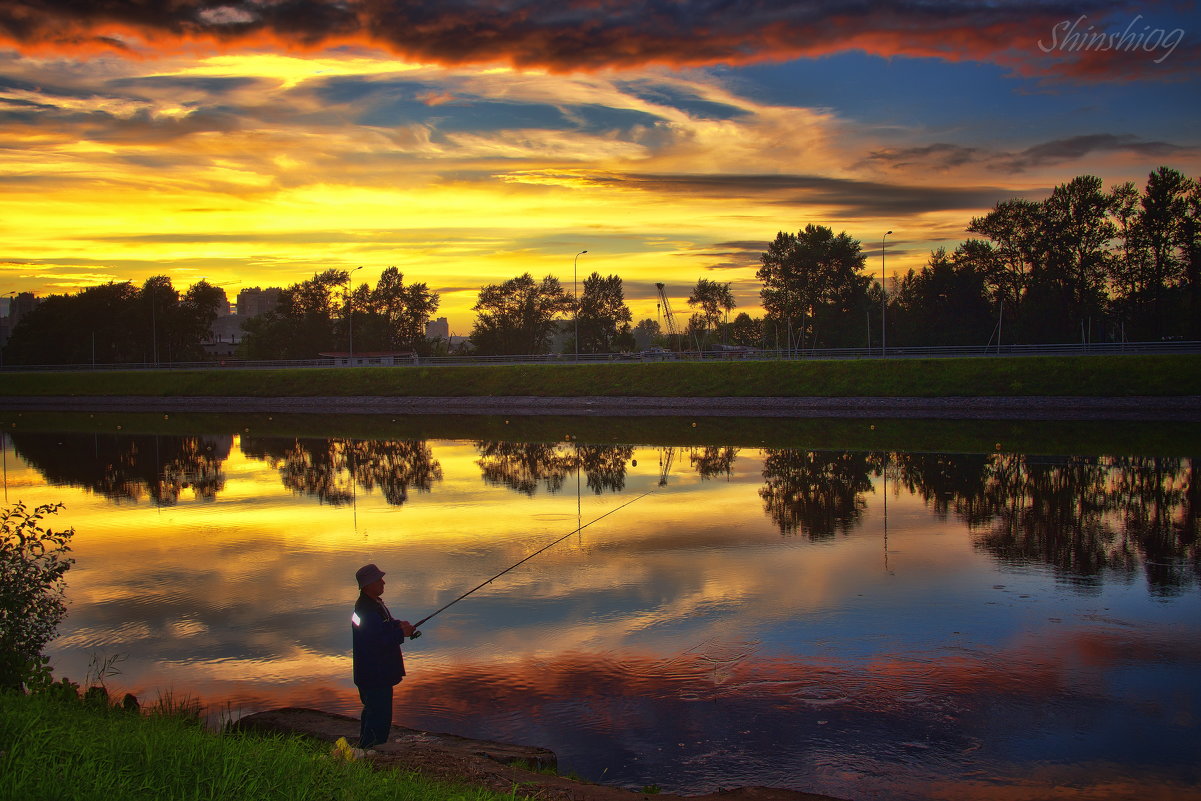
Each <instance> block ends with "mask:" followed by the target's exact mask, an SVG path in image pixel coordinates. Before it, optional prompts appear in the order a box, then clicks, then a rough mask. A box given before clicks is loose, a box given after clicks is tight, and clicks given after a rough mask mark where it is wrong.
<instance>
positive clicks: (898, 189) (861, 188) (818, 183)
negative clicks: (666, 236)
mask: <svg viewBox="0 0 1201 801" xmlns="http://www.w3.org/2000/svg"><path fill="white" fill-rule="evenodd" d="M594 180H596V181H597V182H598V183H604V184H610V185H613V186H627V187H633V188H639V189H645V190H647V191H653V192H659V193H663V194H667V195H677V194H678V195H689V196H696V195H702V196H707V197H720V198H728V199H731V200H737V199H746V200H752V199H755V200H759V201H764V200H766V201H769V202H773V203H779V204H786V205H792V206H824V207H832V208H835V209H838V210H839V211H840V213H841V214H845V215H851V216H863V217H871V216H879V215H898V214H922V213H926V212H932V211H958V210H962V209H979V208H987V207H990V206H992V205H994V204H995V203H996V202H997V201H999V200H1004V199H1007V198H1010V197H1013V196H1014V194H1015V193H1014V192H1012V191H1009V190H1006V189H1003V188H1001V187H997V186H971V187H939V186H911V185H903V184H901V185H898V184H886V183H878V182H874V181H856V180H850V179H843V178H823V177H820V176H815V175H637V174H635V175H620V176H618V175H611V176H605V177H596V178H594Z"/></svg>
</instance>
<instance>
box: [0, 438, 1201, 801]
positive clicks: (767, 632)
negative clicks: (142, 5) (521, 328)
mask: <svg viewBox="0 0 1201 801" xmlns="http://www.w3.org/2000/svg"><path fill="white" fill-rule="evenodd" d="M210 425H211V424H210ZM83 427H86V426H85V425H80V426H79V428H83ZM247 429H250V430H247ZM9 430H10V437H9V438H6V440H5V442H4V448H5V449H4V457H5V466H6V473H5V481H6V489H7V490H8V492H9V495H10V497H12V495H14V494H18V495H19V496H20V497H21V498H22V499H23V500H25V501H26V502H28V503H38V502H47V501H59V500H62V501H65V502H66V504H67V509H66V511H65V512H64V513H63V516H62V522H63V523H64V524H68V525H72V526H74V527H75V528H76V530H77V535H76V540H75V555H76V557H77V560H78V562H77V564H76V566H75V568H74V569H73V570H72V571H71V574H70V587H69V597H70V599H71V601H72V608H71V613H70V616H69V617H68V619H67V620H66V622H65V624H64V625H63V626H62V627H61V629H60V633H61V635H62V636H61V637H60V638H59V640H58V641H57V642H56V643H55V644H54V646H53V651H52V656H53V658H54V663H55V666H56V668H57V669H58V671H59V672H60V674H67V675H70V676H72V677H75V678H82V677H83V675H84V674H85V672H86V671H87V668H88V664H89V660H90V659H91V658H92V657H94V656H96V655H98V654H99V655H111V654H115V653H120V654H124V655H125V656H126V657H127V658H126V661H125V662H123V663H122V664H121V669H122V674H121V675H120V676H114V677H113V678H112V679H110V684H111V685H115V686H119V687H121V688H122V689H132V690H134V691H135V692H139V693H142V694H148V695H150V696H151V697H153V696H154V694H155V693H156V692H163V691H167V690H170V691H173V692H176V693H179V692H181V691H182V692H192V693H195V694H198V695H200V696H202V697H204V698H205V699H206V700H207V701H209V702H211V703H212V704H214V705H215V706H217V707H222V708H224V709H226V710H227V711H228V713H230V714H235V715H236V714H240V713H243V712H247V711H252V710H254V709H258V708H265V707H268V706H282V705H301V706H312V707H317V708H322V709H327V710H330V711H337V712H343V713H348V714H357V711H358V708H357V698H356V696H355V693H354V688H353V686H352V685H351V684H350V683H349V667H350V666H349V655H348V649H349V633H348V622H347V619H348V615H349V610H350V607H351V605H352V604H353V599H354V589H353V586H351V579H350V577H351V576H352V575H353V573H354V570H355V568H356V567H358V566H359V565H360V564H362V563H364V562H367V561H375V562H377V563H379V564H380V565H381V566H383V567H384V569H385V570H386V571H388V574H389V575H388V579H387V580H388V587H387V590H386V593H385V600H386V601H387V602H388V603H389V605H390V606H391V608H392V609H393V611H394V612H395V613H396V614H397V615H398V616H402V617H407V618H408V619H410V620H414V619H417V618H419V617H422V616H424V615H426V614H429V612H431V611H432V610H434V609H437V608H438V607H440V606H442V605H443V604H445V603H447V602H449V601H450V600H451V599H453V598H454V597H455V596H457V595H458V594H460V593H462V592H463V591H465V590H466V589H468V588H470V587H472V586H475V585H476V584H478V583H479V582H481V581H483V580H484V579H486V578H487V577H488V576H490V575H493V574H495V573H497V572H498V571H500V570H502V569H504V568H505V567H506V566H509V565H512V564H513V563H515V562H517V561H518V560H520V559H522V558H523V557H524V556H526V555H528V554H530V553H532V552H534V551H535V550H537V549H538V548H540V547H542V546H543V545H545V544H547V543H548V542H551V541H553V540H554V539H556V538H558V537H561V536H563V535H564V534H566V533H568V532H571V531H572V530H573V529H574V528H575V527H576V526H577V525H580V524H583V523H587V522H589V521H590V520H593V519H595V518H596V517H598V516H600V515H603V514H605V513H606V512H608V511H611V510H612V509H614V508H615V507H616V506H618V505H620V504H621V503H624V502H626V501H627V500H629V499H631V498H633V497H635V496H636V495H638V494H640V493H642V492H647V491H649V490H655V493H654V494H653V495H652V496H649V497H647V498H645V499H643V500H640V501H638V502H637V503H635V504H632V505H631V506H629V507H628V508H626V509H622V510H621V511H620V512H618V513H616V514H614V515H613V516H612V517H611V518H607V519H605V520H603V521H601V522H599V523H597V524H596V525H595V526H590V527H588V528H587V529H586V530H585V531H582V532H580V533H578V534H576V535H574V536H571V537H569V538H567V539H565V540H564V541H563V542H562V543H561V544H560V545H557V546H556V547H555V548H553V549H551V550H549V551H547V552H546V553H545V554H542V555H540V556H539V557H537V559H535V560H531V561H530V562H529V563H527V564H525V565H522V566H521V567H520V568H519V569H518V570H515V571H513V572H512V573H510V574H507V575H505V576H504V577H502V578H501V579H498V580H497V581H496V582H493V583H492V584H489V585H487V586H486V587H485V588H483V589H481V590H480V591H479V592H478V593H477V594H475V595H473V596H472V597H470V598H468V599H467V600H465V601H463V602H462V603H460V604H457V605H456V606H454V607H452V608H451V609H449V610H447V611H446V612H445V613H443V614H442V615H440V616H439V617H437V618H435V619H434V620H432V621H430V622H429V623H428V624H427V625H426V626H425V627H424V633H425V636H424V637H423V638H422V639H421V640H418V641H416V642H413V643H411V644H410V645H409V646H408V647H407V648H406V661H407V663H408V666H409V670H410V675H409V677H408V678H407V679H406V680H405V682H404V684H403V685H402V686H401V688H400V691H399V692H398V704H397V719H398V722H399V723H402V724H403V725H407V726H411V727H415V728H424V729H430V730H437V731H451V732H454V733H457V734H461V735H465V736H473V737H481V738H487V739H494V740H509V741H513V742H521V743H529V744H533V745H542V746H546V747H549V748H552V749H553V750H555V751H556V752H557V753H558V754H559V756H560V766H561V769H562V770H564V771H568V770H570V771H575V772H576V773H578V774H580V775H581V776H584V777H585V778H589V779H593V780H600V781H604V782H606V783H613V784H618V785H623V786H627V787H631V788H641V787H643V786H645V785H648V784H659V785H661V786H662V787H663V788H664V789H665V790H667V791H671V792H681V793H698V792H705V791H710V790H713V789H715V788H719V787H731V786H736V785H752V784H759V785H773V786H783V787H793V788H796V789H801V790H809V791H813V792H825V793H829V794H832V795H836V796H842V797H847V798H855V799H866V798H880V799H917V798H962V797H968V796H973V797H974V796H981V797H989V798H997V799H1008V798H1015V799H1016V798H1028V797H1042V796H1048V795H1055V796H1056V797H1071V798H1121V797H1129V795H1130V794H1131V793H1132V792H1133V793H1135V794H1137V795H1142V796H1146V797H1173V798H1198V797H1201V791H1199V790H1198V788H1199V787H1201V778H1199V776H1198V767H1197V764H1198V763H1197V760H1196V755H1197V753H1199V752H1201V736H1199V734H1198V728H1197V726H1198V721H1197V716H1198V713H1199V712H1201V708H1199V706H1198V702H1199V691H1198V689H1197V683H1196V676H1197V675H1198V674H1197V671H1198V668H1199V667H1201V646H1199V645H1198V643H1199V642H1201V638H1199V637H1198V634H1199V633H1201V631H1199V629H1201V614H1199V613H1201V592H1199V590H1198V575H1199V574H1201V571H1199V570H1198V556H1197V546H1196V534H1197V518H1198V510H1199V509H1201V491H1199V489H1198V485H1197V481H1196V470H1197V468H1196V467H1195V466H1194V464H1193V461H1192V460H1190V459H1188V458H1183V457H1157V458H1153V457H1124V456H1105V457H1099V456H1059V457H1047V456H1024V455H1021V454H1015V453H1005V452H998V453H980V454H932V453H906V452H891V453H888V454H885V453H884V452H868V451H856V450H845V451H840V450H819V449H812V448H783V447H782V448H769V447H747V446H745V445H743V446H733V445H729V444H726V443H724V442H720V441H719V442H717V443H716V444H712V445H688V446H680V445H677V444H669V445H660V446H655V447H652V446H635V445H590V444H586V443H581V442H574V443H572V444H566V443H564V442H558V443H555V442H550V443H546V442H536V443H527V442H499V441H485V440H476V439H438V440H420V439H395V440H388V439H372V438H360V439H353V438H336V437H335V438H313V439H305V438H296V437H290V436H283V435H279V436H262V435H259V434H258V433H254V431H255V429H254V427H253V426H250V425H241V424H238V425H236V426H234V427H231V428H229V429H228V430H230V431H238V432H240V433H239V434H238V435H237V436H233V435H230V434H212V433H209V434H205V435H203V436H200V435H197V436H190V435H178V434H176V435H170V436H168V435H153V434H128V435H127V434H119V433H114V432H113V431H111V430H106V431H103V432H101V431H95V432H91V433H78V431H77V432H76V433H65V432H61V431H54V432H49V431H47V432H38V431H20V430H18V431H17V432H12V429H11V428H10V429H9ZM210 430H211V428H210ZM756 441H758V440H756ZM886 465H887V468H888V473H887V493H888V495H887V510H886V508H885V503H884V492H885V473H884V469H885V466H886ZM1123 794H1126V795H1125V796H1124V795H1123ZM1157 794H1158V795H1157Z"/></svg>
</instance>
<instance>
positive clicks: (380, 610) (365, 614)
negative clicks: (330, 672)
mask: <svg viewBox="0 0 1201 801" xmlns="http://www.w3.org/2000/svg"><path fill="white" fill-rule="evenodd" d="M350 623H351V625H350V630H351V640H352V643H353V645H354V683H355V684H357V685H359V686H360V687H391V686H393V685H395V684H397V683H399V682H400V680H401V678H402V677H403V676H404V674H405V663H404V656H403V655H402V654H401V652H400V644H401V643H402V642H404V640H405V636H404V632H402V631H401V630H400V621H398V620H393V618H392V616H391V615H390V614H388V609H387V607H385V606H384V605H383V604H382V603H380V602H379V601H377V600H376V599H374V598H372V597H371V596H369V595H365V594H363V593H359V600H357V601H356V602H355V605H354V616H353V617H352V618H351V619H350Z"/></svg>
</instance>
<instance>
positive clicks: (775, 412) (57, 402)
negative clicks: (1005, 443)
mask: <svg viewBox="0 0 1201 801" xmlns="http://www.w3.org/2000/svg"><path fill="white" fill-rule="evenodd" d="M0 409H3V410H8V411H78V412H114V411H121V412H196V413H224V412H228V413H243V412H250V413H274V414H403V415H514V416H529V415H561V416H589V415H596V416H609V417H621V416H629V417H678V416H681V415H695V416H698V417H789V418H820V417H831V418H847V417H856V418H862V417H879V418H926V419H943V420H971V419H989V420H1167V421H1171V420H1177V421H1181V422H1197V421H1201V396H1199V395H1184V396H1134V397H1083V396H1076V395H1052V396H977V397H954V396H953V397H937V398H929V397H837V398H829V397H701V398H679V397H614V396H586V397H571V398H568V397H545V396H533V395H525V396H521V395H518V396H499V397H496V396H454V397H388V396H380V395H358V396H339V395H328V396H307V397H297V396H289V397H251V396H223V397H222V396H167V397H162V396H148V395H100V396H67V395H41V396H9V397H0Z"/></svg>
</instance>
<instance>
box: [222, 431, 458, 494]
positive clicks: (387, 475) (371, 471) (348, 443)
mask: <svg viewBox="0 0 1201 801" xmlns="http://www.w3.org/2000/svg"><path fill="white" fill-rule="evenodd" d="M242 451H243V452H244V453H245V454H246V455H247V456H250V457H251V458H255V459H261V460H263V461H266V462H267V463H268V464H270V465H271V467H272V468H273V469H275V470H277V471H278V472H279V477H280V482H281V483H282V484H283V486H284V487H286V488H287V489H289V490H291V491H292V492H293V493H295V494H297V495H306V496H309V497H313V498H316V499H317V500H319V501H320V502H321V503H327V504H330V505H331V506H342V505H344V504H348V503H351V502H352V501H353V500H354V497H355V493H356V492H357V491H358V490H359V489H362V490H363V491H364V492H373V491H375V490H376V489H378V490H380V492H381V493H382V494H383V496H384V500H386V501H387V502H388V503H389V504H391V505H393V506H403V505H404V504H405V502H406V501H408V498H409V491H410V490H418V491H420V492H429V491H431V489H432V488H433V485H434V482H437V481H441V480H442V466H441V465H440V464H439V463H438V461H437V460H436V459H434V458H433V452H432V451H431V450H430V448H429V446H428V445H427V444H426V442H425V441H424V440H371V439H343V438H332V439H290V438H284V437H243V438H242Z"/></svg>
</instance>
